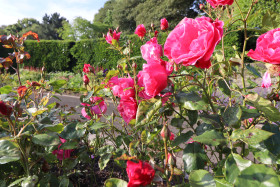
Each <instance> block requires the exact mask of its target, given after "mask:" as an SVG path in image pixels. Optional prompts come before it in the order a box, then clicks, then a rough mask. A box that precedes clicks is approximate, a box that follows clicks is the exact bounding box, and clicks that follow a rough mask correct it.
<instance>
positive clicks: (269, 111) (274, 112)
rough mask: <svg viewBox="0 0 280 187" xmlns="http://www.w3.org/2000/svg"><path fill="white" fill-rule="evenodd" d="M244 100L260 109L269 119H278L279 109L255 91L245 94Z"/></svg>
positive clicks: (275, 120) (279, 117)
mask: <svg viewBox="0 0 280 187" xmlns="http://www.w3.org/2000/svg"><path fill="white" fill-rule="evenodd" d="M246 102H247V103H249V104H250V105H252V106H254V107H255V108H256V109H258V110H259V111H262V112H263V113H264V114H265V116H266V117H267V118H268V119H269V120H270V121H273V122H277V121H280V112H279V110H278V109H277V108H275V107H274V106H272V104H271V101H269V100H267V99H264V98H262V97H260V96H259V95H258V94H257V93H256V94H249V95H247V96H246Z"/></svg>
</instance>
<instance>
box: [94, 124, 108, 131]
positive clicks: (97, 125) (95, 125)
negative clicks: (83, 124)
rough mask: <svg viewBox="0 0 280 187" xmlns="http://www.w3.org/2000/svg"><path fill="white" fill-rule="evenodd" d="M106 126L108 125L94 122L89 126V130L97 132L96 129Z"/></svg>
mask: <svg viewBox="0 0 280 187" xmlns="http://www.w3.org/2000/svg"><path fill="white" fill-rule="evenodd" d="M108 126H109V124H106V123H102V122H96V123H93V124H92V125H91V126H90V130H98V129H101V128H105V127H108Z"/></svg>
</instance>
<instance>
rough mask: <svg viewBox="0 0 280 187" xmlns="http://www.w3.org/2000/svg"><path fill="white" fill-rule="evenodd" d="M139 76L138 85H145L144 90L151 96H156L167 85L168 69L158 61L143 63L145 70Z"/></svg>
mask: <svg viewBox="0 0 280 187" xmlns="http://www.w3.org/2000/svg"><path fill="white" fill-rule="evenodd" d="M137 77H138V85H139V86H140V87H144V90H143V91H142V92H144V94H146V95H147V96H150V97H155V96H156V95H157V94H159V93H160V92H161V91H162V90H163V89H164V88H165V87H166V86H167V77H168V74H167V72H166V69H165V67H163V66H162V65H160V64H157V63H151V64H143V70H142V71H140V72H139V73H138V75H137ZM140 93H141V92H140Z"/></svg>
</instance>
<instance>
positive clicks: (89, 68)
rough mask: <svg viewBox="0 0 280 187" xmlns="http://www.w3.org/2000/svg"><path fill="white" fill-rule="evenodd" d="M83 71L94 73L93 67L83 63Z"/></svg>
mask: <svg viewBox="0 0 280 187" xmlns="http://www.w3.org/2000/svg"><path fill="white" fill-rule="evenodd" d="M83 72H84V73H89V72H91V73H94V67H92V66H91V65H90V64H84V68H83Z"/></svg>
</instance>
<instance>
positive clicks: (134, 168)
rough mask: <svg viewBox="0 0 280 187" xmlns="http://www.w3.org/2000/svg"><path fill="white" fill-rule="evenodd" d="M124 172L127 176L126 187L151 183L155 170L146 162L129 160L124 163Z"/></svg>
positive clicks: (138, 186)
mask: <svg viewBox="0 0 280 187" xmlns="http://www.w3.org/2000/svg"><path fill="white" fill-rule="evenodd" d="M126 172H127V175H128V178H129V183H128V185H127V187H140V186H146V185H149V184H151V182H152V180H153V179H154V176H155V170H154V169H153V168H152V166H151V165H150V164H149V163H148V162H143V161H141V160H140V161H139V163H135V162H132V161H130V160H128V161H127V163H126Z"/></svg>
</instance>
